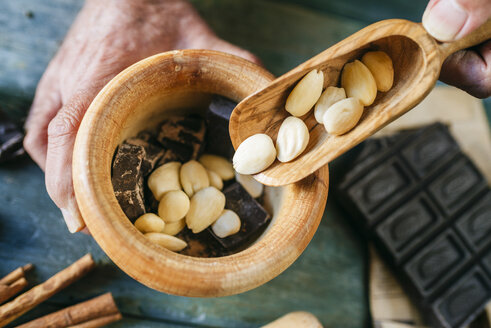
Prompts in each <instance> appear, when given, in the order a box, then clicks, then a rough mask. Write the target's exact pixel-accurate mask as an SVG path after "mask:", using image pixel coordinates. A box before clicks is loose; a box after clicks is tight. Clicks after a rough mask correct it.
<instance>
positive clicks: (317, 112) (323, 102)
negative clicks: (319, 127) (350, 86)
mask: <svg viewBox="0 0 491 328" xmlns="http://www.w3.org/2000/svg"><path fill="white" fill-rule="evenodd" d="M345 98H346V92H345V91H344V89H343V88H336V87H327V88H326V90H324V92H323V93H322V95H321V97H320V98H319V100H318V101H317V104H315V109H314V116H315V119H316V121H317V122H319V123H321V124H323V122H324V120H323V117H324V114H325V112H326V110H327V109H328V108H329V107H331V106H332V105H334V104H335V103H337V102H338V101H340V100H343V99H345Z"/></svg>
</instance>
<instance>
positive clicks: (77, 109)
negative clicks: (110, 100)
mask: <svg viewBox="0 0 491 328" xmlns="http://www.w3.org/2000/svg"><path fill="white" fill-rule="evenodd" d="M95 94H96V90H90V91H89V90H84V91H79V92H77V93H76V94H75V95H74V96H73V97H71V99H70V100H69V101H68V102H67V103H66V104H64V105H63V107H62V108H61V109H60V111H59V112H58V114H57V115H56V116H55V117H54V118H53V120H52V121H51V122H50V123H49V126H48V152H47V156H46V189H47V190H48V194H49V195H50V197H51V199H52V200H53V201H54V203H55V204H56V205H57V206H58V207H59V208H60V209H61V212H62V214H63V218H64V219H65V222H66V224H67V226H68V230H69V231H70V232H72V233H73V232H77V231H80V230H82V229H83V228H84V226H85V224H84V221H83V219H82V215H81V214H80V211H79V209H78V206H77V202H76V200H75V193H74V190H73V182H72V154H73V145H74V143H75V136H76V135H77V131H78V127H79V125H80V122H81V121H82V118H83V116H84V114H85V111H86V110H87V108H88V107H89V105H90V103H91V101H92V99H93V98H94V96H95Z"/></svg>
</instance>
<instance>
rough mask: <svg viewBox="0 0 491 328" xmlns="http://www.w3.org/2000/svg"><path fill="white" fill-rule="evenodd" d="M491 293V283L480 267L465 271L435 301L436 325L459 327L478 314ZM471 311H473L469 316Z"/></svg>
mask: <svg viewBox="0 0 491 328" xmlns="http://www.w3.org/2000/svg"><path fill="white" fill-rule="evenodd" d="M490 295H491V283H490V281H489V279H488V278H487V277H486V275H485V274H484V272H483V271H482V270H481V269H480V268H479V267H473V268H472V269H471V270H469V272H467V273H465V274H464V275H463V276H462V277H461V278H460V279H459V281H457V282H456V283H455V284H454V285H453V286H452V287H451V288H449V290H447V291H446V292H445V293H444V294H443V295H442V296H441V297H440V298H439V299H437V300H436V301H435V304H434V306H433V308H432V312H433V315H434V317H435V318H438V321H436V322H435V324H436V325H442V326H443V327H458V326H463V324H464V323H465V322H467V321H469V320H472V319H474V317H476V316H477V313H478V310H479V309H480V308H482V304H483V303H486V302H487V300H488V299H489V297H490ZM469 313H472V315H471V316H470V317H468V315H469Z"/></svg>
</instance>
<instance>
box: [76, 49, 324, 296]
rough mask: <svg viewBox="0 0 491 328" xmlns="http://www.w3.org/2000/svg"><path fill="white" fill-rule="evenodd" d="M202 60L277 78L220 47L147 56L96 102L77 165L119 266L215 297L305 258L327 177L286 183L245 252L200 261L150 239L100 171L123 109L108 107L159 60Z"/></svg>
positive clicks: (79, 140) (81, 190) (94, 217)
mask: <svg viewBox="0 0 491 328" xmlns="http://www.w3.org/2000/svg"><path fill="white" fill-rule="evenodd" d="M203 58H204V59H206V60H205V61H204V62H203V63H201V62H199V65H198V67H199V69H201V68H202V66H200V65H204V66H203V67H205V66H206V65H212V64H213V62H217V63H218V62H220V63H221V64H220V67H221V68H219V69H218V70H220V69H227V68H224V65H223V64H222V63H226V64H227V65H229V67H231V68H240V74H238V75H237V76H236V78H237V79H238V80H237V81H230V82H228V83H235V84H236V85H237V83H238V82H240V81H241V80H240V79H243V78H245V77H250V76H258V77H260V78H262V79H263V82H261V83H262V84H264V83H267V82H270V81H272V80H273V75H271V73H269V72H267V71H266V70H265V69H263V68H262V67H260V66H258V65H256V64H254V63H252V62H249V61H247V60H245V59H243V58H240V57H237V56H234V55H230V54H226V53H222V52H218V51H212V50H175V51H170V52H165V53H161V54H157V55H154V56H151V57H148V58H145V59H143V60H141V61H139V62H137V63H135V64H133V65H132V66H130V67H128V68H126V69H125V70H124V71H122V72H121V73H120V74H118V75H117V76H116V77H114V78H113V79H112V80H111V81H110V82H109V83H108V84H107V85H106V86H105V87H104V88H103V89H102V90H101V91H100V92H99V94H98V95H97V96H96V98H95V99H94V100H93V102H92V104H91V105H90V106H89V108H88V110H87V112H86V114H85V116H84V118H83V120H82V122H81V125H80V128H79V130H78V133H77V137H76V141H75V147H74V153H73V166H72V167H73V183H74V189H75V195H76V199H77V203H78V205H79V208H80V211H81V213H82V216H83V218H84V220H85V222H86V224H87V227H88V229H89V231H90V232H91V234H92V236H93V237H94V239H95V240H96V242H97V243H98V244H99V245H100V246H101V248H102V249H103V250H104V252H105V253H106V254H107V255H108V256H109V257H110V258H111V259H112V260H113V261H114V262H115V264H116V265H117V266H118V267H120V268H121V269H122V270H123V271H125V272H126V273H127V274H129V275H130V276H131V277H133V278H134V279H136V280H137V281H139V282H141V283H143V284H144V285H146V286H148V287H150V288H153V289H156V290H159V291H162V292H165V293H168V294H175V295H180V296H194V297H216V296H226V295H232V294H238V293H241V292H244V291H247V290H250V289H253V288H255V287H257V286H260V285H262V284H264V283H266V282H267V281H269V280H271V279H273V278H274V277H276V276H277V275H279V274H280V273H281V272H283V271H284V270H285V269H286V268H287V267H288V266H290V265H291V264H292V263H293V262H294V261H295V260H296V259H297V258H298V256H300V254H301V253H302V252H303V251H304V249H305V248H306V247H307V245H308V243H309V242H310V240H311V239H312V237H313V235H314V233H315V231H316V230H317V227H318V225H319V223H320V220H321V218H322V215H323V212H324V208H325V204H326V202H327V192H328V183H329V182H328V168H327V166H325V167H323V168H321V169H320V170H318V171H317V172H315V173H314V174H312V175H311V176H309V177H307V178H305V179H304V180H302V181H300V182H297V183H294V184H291V185H288V186H284V187H282V188H284V191H283V198H282V205H281V206H280V208H279V213H278V214H277V219H276V220H275V222H272V223H271V224H270V227H269V228H268V230H267V232H266V233H265V234H263V236H262V237H261V238H260V240H258V241H257V242H255V243H254V244H253V245H251V246H250V247H248V248H247V249H245V250H243V251H240V252H238V253H235V254H232V255H228V256H224V257H217V258H198V257H191V256H187V255H181V254H178V253H174V252H171V251H169V250H167V249H165V248H163V247H161V246H159V245H155V244H152V243H151V242H150V241H148V240H147V239H146V238H145V237H144V236H143V234H141V233H140V232H139V231H138V230H137V229H136V228H134V226H133V225H132V224H131V222H130V221H129V220H128V219H127V217H126V216H125V215H124V213H123V211H122V210H121V208H120V206H119V204H118V202H117V200H116V197H115V195H114V191H113V189H112V184H111V180H110V173H109V178H108V173H107V169H103V168H102V167H103V166H104V165H105V164H104V163H105V162H104V161H105V159H104V158H106V157H104V156H100V154H103V155H106V156H108V154H107V153H109V152H108V151H107V147H106V148H104V145H107V142H106V143H105V141H107V140H105V138H106V139H107V138H108V136H109V135H110V133H109V132H110V131H112V130H111V129H115V128H117V127H118V124H117V123H118V122H117V117H116V116H115V115H116V114H115V113H116V112H117V111H115V110H114V108H113V107H111V108H109V106H108V104H109V103H110V102H111V101H112V102H111V104H114V103H115V102H114V101H113V100H114V99H117V100H118V101H119V100H120V99H124V97H125V92H124V90H125V88H127V87H128V86H127V85H128V83H130V81H132V79H133V78H134V77H135V76H138V74H141V73H142V72H145V71H146V70H149V69H152V67H155V66H156V65H167V64H169V63H172V62H175V63H179V65H186V64H187V63H195V62H196V61H199V60H202V59H203ZM169 74H172V72H171V73H169ZM198 75H199V74H198ZM198 78H200V77H198ZM225 83H227V82H225ZM261 83H258V84H261ZM260 87H261V85H258V86H257V88H260ZM220 92H221V91H217V92H215V93H218V94H220ZM222 95H223V96H226V97H227V96H229V97H230V95H226V94H222ZM115 97H116V98H115ZM117 97H119V98H117ZM118 101H116V103H117V102H118ZM112 123H114V124H112ZM110 155H111V158H112V154H110ZM106 160H107V158H106ZM109 172H110V170H109Z"/></svg>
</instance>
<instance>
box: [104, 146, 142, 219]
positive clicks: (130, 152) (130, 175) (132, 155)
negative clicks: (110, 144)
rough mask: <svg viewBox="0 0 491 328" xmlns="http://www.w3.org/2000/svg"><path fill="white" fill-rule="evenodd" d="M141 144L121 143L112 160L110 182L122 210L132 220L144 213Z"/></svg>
mask: <svg viewBox="0 0 491 328" xmlns="http://www.w3.org/2000/svg"><path fill="white" fill-rule="evenodd" d="M144 158H145V149H144V148H143V146H139V145H132V144H127V143H123V144H122V145H120V146H119V147H118V150H117V151H116V156H115V157H114V161H113V169H112V178H111V181H112V184H113V188H114V193H115V195H116V199H117V200H118V202H119V205H120V206H121V208H122V209H123V212H124V213H125V214H126V215H127V216H128V218H129V219H130V220H132V221H134V220H136V219H137V218H138V217H139V216H140V215H142V214H144V213H145V201H144V195H143V176H142V172H141V169H142V164H143V161H144Z"/></svg>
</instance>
